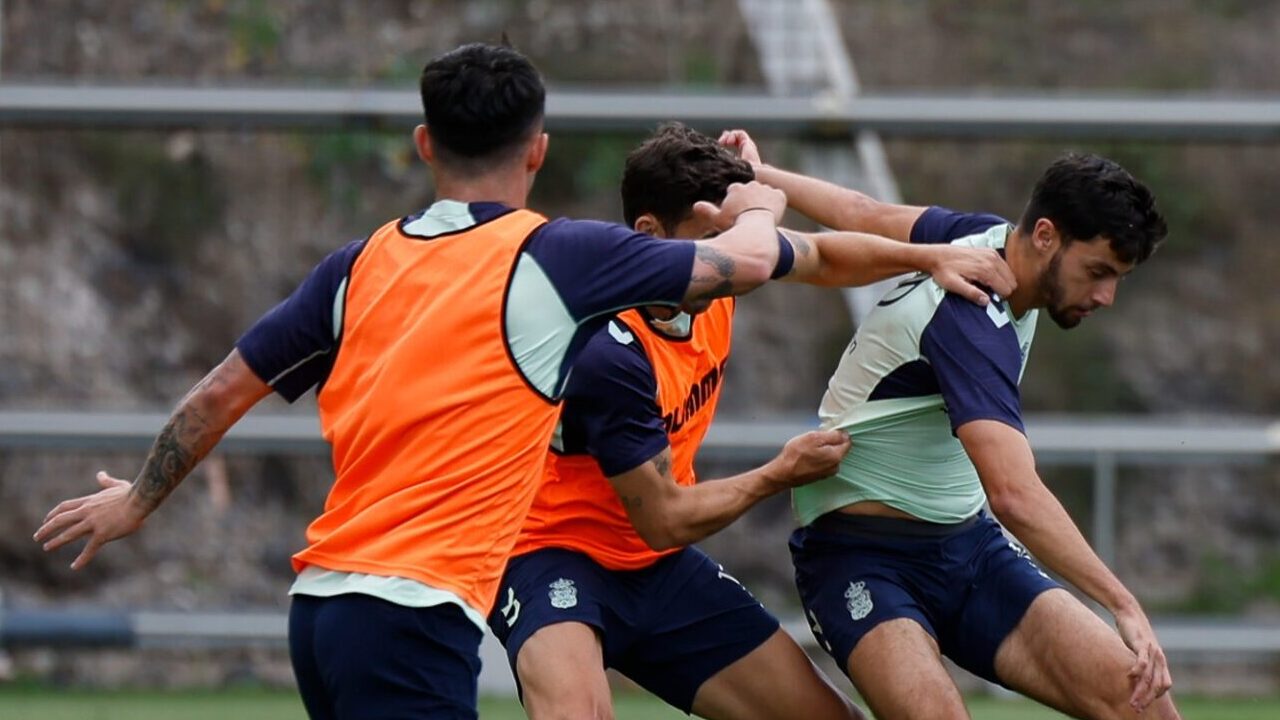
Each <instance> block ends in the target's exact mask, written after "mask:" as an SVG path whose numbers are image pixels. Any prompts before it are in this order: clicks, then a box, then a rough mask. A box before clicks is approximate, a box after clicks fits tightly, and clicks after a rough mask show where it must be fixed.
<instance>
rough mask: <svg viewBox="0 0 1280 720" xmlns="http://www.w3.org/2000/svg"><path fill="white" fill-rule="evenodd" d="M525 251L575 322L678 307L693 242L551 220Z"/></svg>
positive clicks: (600, 224) (622, 228)
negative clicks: (643, 308)
mask: <svg viewBox="0 0 1280 720" xmlns="http://www.w3.org/2000/svg"><path fill="white" fill-rule="evenodd" d="M525 252H526V253H528V254H529V256H531V257H532V258H533V259H534V260H535V261H536V262H537V263H538V265H539V267H541V268H542V271H543V272H544V273H546V275H547V278H548V279H549V280H550V281H551V284H552V285H553V286H554V287H555V289H556V292H557V293H558V294H559V295H560V299H561V301H563V302H564V304H565V307H566V308H567V309H568V311H569V313H570V314H571V315H572V316H573V319H574V320H575V321H576V322H582V321H583V320H586V319H587V318H590V317H593V316H596V315H601V314H604V313H611V312H615V311H617V310H622V309H625V308H629V307H636V306H640V305H679V304H680V302H681V301H682V300H683V299H684V294H685V291H686V290H687V289H688V287H689V280H690V278H691V277H692V276H693V253H694V245H693V243H691V242H689V241H687V240H660V239H657V238H654V237H652V236H650V235H645V234H644V233H638V232H635V231H634V230H631V229H629V228H627V227H625V226H622V225H618V224H616V223H606V222H599V221H596V220H568V219H564V218H561V219H557V220H552V221H551V222H549V223H547V224H546V225H545V226H543V227H542V228H541V229H539V230H538V231H537V232H536V233H535V234H534V236H533V237H532V238H531V239H530V240H529V244H528V245H527V246H526V247H525Z"/></svg>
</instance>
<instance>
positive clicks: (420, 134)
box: [413, 125, 435, 165]
mask: <svg viewBox="0 0 1280 720" xmlns="http://www.w3.org/2000/svg"><path fill="white" fill-rule="evenodd" d="M413 146H414V147H415V148H417V150H418V157H419V158H422V162H424V163H426V164H428V165H431V164H432V163H433V162H434V161H435V152H434V150H433V148H432V147H431V133H428V132H427V126H426V125H419V126H418V127H416V128H414V129H413Z"/></svg>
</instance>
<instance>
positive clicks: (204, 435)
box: [131, 369, 226, 511]
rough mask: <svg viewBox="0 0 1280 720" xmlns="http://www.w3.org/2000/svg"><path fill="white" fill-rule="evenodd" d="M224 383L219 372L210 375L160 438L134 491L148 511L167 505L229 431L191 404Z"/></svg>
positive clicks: (170, 419)
mask: <svg viewBox="0 0 1280 720" xmlns="http://www.w3.org/2000/svg"><path fill="white" fill-rule="evenodd" d="M221 382H223V379H222V378H221V377H220V376H219V369H215V370H214V371H213V372H211V373H209V374H208V375H206V376H205V378H204V379H203V380H201V381H200V382H199V384H197V385H196V386H195V387H194V388H192V390H191V392H190V393H188V394H187V397H186V398H184V399H183V401H182V404H181V405H179V406H178V409H177V410H175V411H174V413H173V416H172V417H170V418H169V422H168V423H166V424H165V426H164V429H162V430H161V431H160V434H159V435H158V436H157V437H156V441H155V443H154V444H153V445H152V446H151V453H150V454H149V455H148V456H147V460H146V462H145V463H143V466H142V472H140V473H139V474H138V479H137V481H135V482H134V484H133V489H132V490H131V492H132V493H133V494H134V495H136V496H137V497H138V498H139V499H141V500H142V501H143V502H144V503H145V504H146V507H147V509H148V511H151V510H155V509H156V508H157V507H159V506H160V503H162V502H164V500H165V498H166V497H168V496H169V493H171V492H173V489H174V488H176V487H177V486H178V483H180V482H182V479H183V478H185V477H186V476H187V475H188V474H189V473H190V472H191V470H192V469H193V468H195V466H196V465H197V464H198V463H199V462H200V461H201V460H203V459H204V457H205V455H208V454H209V451H210V450H212V449H213V446H214V445H217V444H218V440H220V439H221V438H222V435H223V433H225V432H226V428H225V427H216V426H215V425H214V424H213V423H211V422H210V421H209V419H208V418H206V417H205V416H204V415H202V414H201V413H200V412H199V410H197V409H196V408H195V407H193V406H192V404H191V402H190V400H191V398H192V397H193V396H195V395H197V394H198V393H200V392H202V391H204V390H207V389H208V388H209V387H210V386H212V385H215V384H219V383H221Z"/></svg>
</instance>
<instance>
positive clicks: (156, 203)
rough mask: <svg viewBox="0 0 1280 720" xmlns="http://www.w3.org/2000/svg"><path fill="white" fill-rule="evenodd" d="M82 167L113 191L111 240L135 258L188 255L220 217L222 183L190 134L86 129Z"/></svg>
mask: <svg viewBox="0 0 1280 720" xmlns="http://www.w3.org/2000/svg"><path fill="white" fill-rule="evenodd" d="M77 142H79V143H80V144H81V147H82V149H83V152H84V155H85V157H86V158H87V160H88V162H87V164H88V167H89V168H90V170H91V171H92V172H94V173H95V174H96V175H97V177H98V178H99V179H100V181H101V182H102V184H103V186H105V187H108V188H112V189H113V190H114V193H115V200H116V207H117V210H118V226H117V228H116V229H115V232H114V236H115V238H116V240H117V241H118V242H119V243H120V244H121V245H122V246H123V247H124V248H125V249H126V250H127V251H128V252H129V253H130V254H131V255H132V256H133V257H134V258H135V259H136V260H137V261H139V262H141V263H144V264H147V265H152V266H157V267H163V266H166V265H170V264H175V263H182V262H185V261H187V260H189V259H190V258H191V257H192V256H193V255H194V254H195V251H196V249H197V247H198V244H199V240H200V239H201V237H202V236H203V235H204V234H205V233H206V232H207V231H208V229H209V228H210V227H212V226H214V225H216V224H218V223H220V222H221V220H222V215H223V209H224V207H225V205H226V193H225V188H224V187H223V185H222V182H221V180H220V177H219V175H218V174H217V173H216V172H215V171H214V168H213V167H212V165H211V163H210V162H209V159H208V158H207V157H205V156H204V155H203V154H202V153H201V152H200V151H199V149H198V148H196V147H195V146H194V140H192V139H191V138H190V136H186V135H182V134H179V135H175V136H173V137H172V138H171V139H170V141H169V142H168V143H167V144H166V143H164V142H161V141H159V140H156V139H155V138H154V136H153V135H147V134H142V133H100V132H92V133H86V134H85V135H83V136H82V137H80V138H79V139H78V140H77Z"/></svg>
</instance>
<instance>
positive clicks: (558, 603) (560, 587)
mask: <svg viewBox="0 0 1280 720" xmlns="http://www.w3.org/2000/svg"><path fill="white" fill-rule="evenodd" d="M548 587H550V588H551V592H549V593H547V597H549V598H551V607H553V608H555V609H557V610H566V609H568V608H571V607H573V606H575V605H577V604H578V588H576V587H574V584H573V581H572V580H566V579H565V578H560V579H559V580H556V581H555V582H553V583H551V585H549V586H548Z"/></svg>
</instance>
